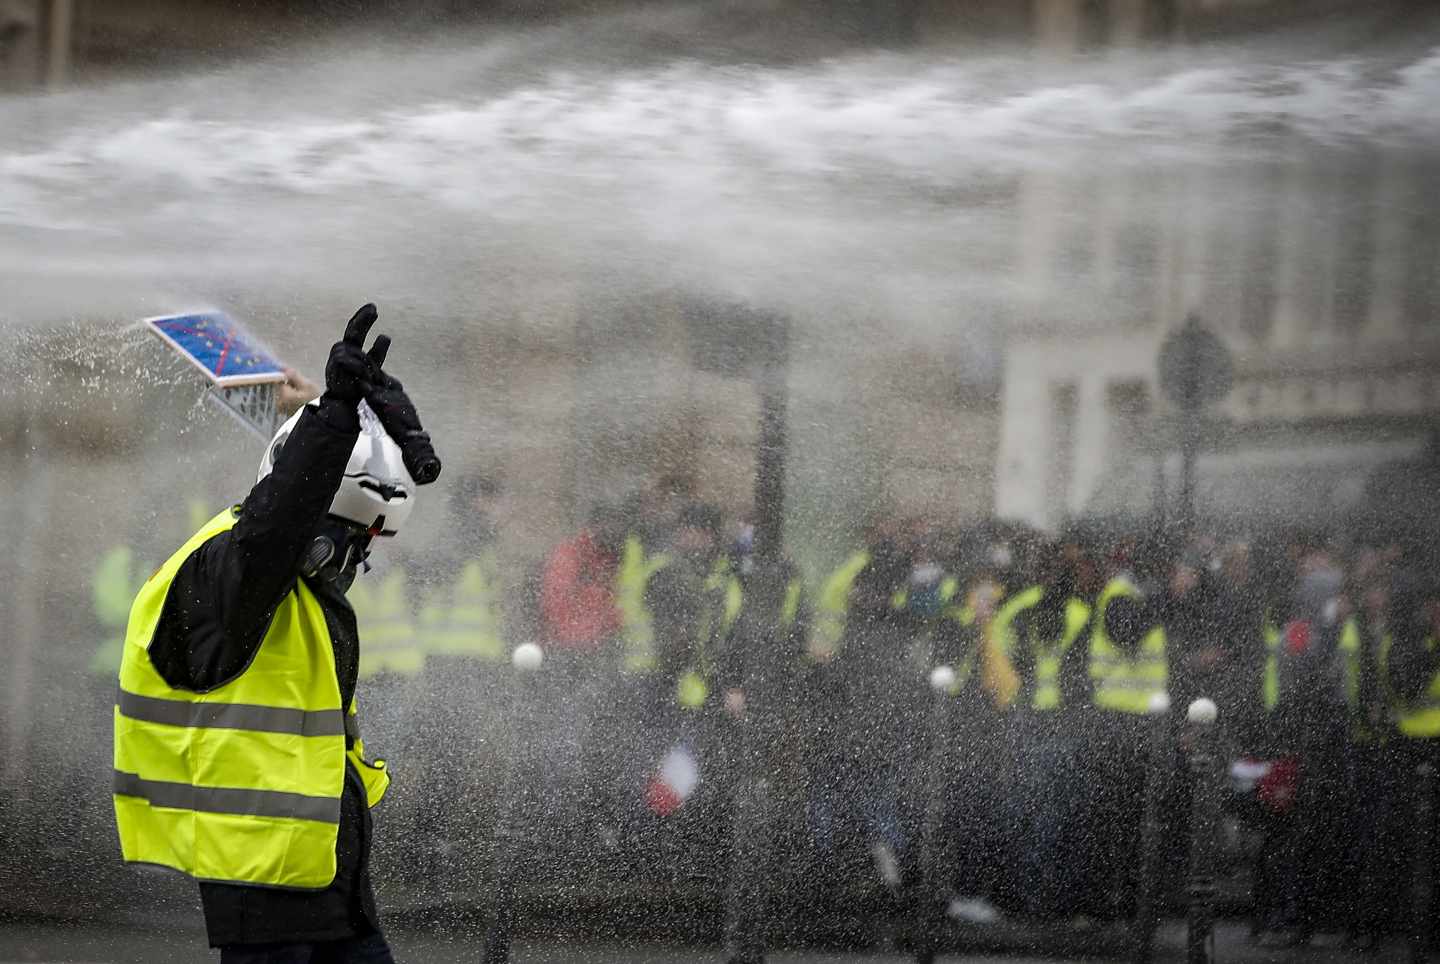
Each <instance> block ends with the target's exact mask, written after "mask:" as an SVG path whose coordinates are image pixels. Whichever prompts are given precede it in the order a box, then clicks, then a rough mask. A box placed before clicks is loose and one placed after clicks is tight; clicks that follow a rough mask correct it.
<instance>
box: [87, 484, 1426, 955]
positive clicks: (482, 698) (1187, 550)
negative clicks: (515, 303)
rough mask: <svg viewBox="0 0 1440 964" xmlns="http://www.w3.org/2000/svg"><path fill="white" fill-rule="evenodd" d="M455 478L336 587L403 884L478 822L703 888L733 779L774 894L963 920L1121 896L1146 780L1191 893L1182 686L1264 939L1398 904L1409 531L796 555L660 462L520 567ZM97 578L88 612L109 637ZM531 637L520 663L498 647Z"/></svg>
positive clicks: (1349, 927)
mask: <svg viewBox="0 0 1440 964" xmlns="http://www.w3.org/2000/svg"><path fill="white" fill-rule="evenodd" d="M451 491H452V500H451V505H450V513H449V515H450V518H449V523H448V526H447V534H448V538H447V539H446V540H445V545H446V547H447V548H445V549H444V550H438V551H426V552H423V553H412V555H411V556H409V557H406V556H397V557H395V558H392V559H389V560H387V559H385V558H384V557H383V554H382V553H377V554H376V558H375V560H374V561H375V563H376V567H377V568H376V569H375V570H374V571H373V572H371V573H368V574H366V575H365V576H363V577H362V578H361V579H359V580H357V582H356V584H355V586H354V587H353V588H352V589H351V591H350V599H351V602H352V605H353V606H354V609H355V611H356V614H357V618H358V620H359V622H360V633H361V638H362V639H363V640H364V648H363V651H362V669H361V672H362V677H363V678H364V679H365V680H366V682H365V683H364V684H363V685H362V689H361V699H362V701H363V706H364V711H363V713H362V715H363V716H364V717H365V718H366V724H365V725H366V727H367V734H368V735H369V742H371V743H372V744H373V745H375V746H378V747H385V746H387V744H388V747H389V750H390V753H391V755H392V756H393V757H394V758H395V760H396V764H395V771H396V773H397V780H396V790H395V791H393V792H394V794H395V796H396V800H397V802H396V805H395V807H394V813H393V815H392V816H390V817H388V818H387V819H392V820H394V821H396V822H399V823H401V824H402V826H403V828H404V830H406V831H408V832H407V833H405V834H403V835H402V836H404V837H405V838H406V839H410V840H417V839H427V840H433V841H440V842H443V846H440V847H438V848H437V850H438V851H446V852H450V853H451V854H452V857H451V858H449V859H450V862H451V866H450V867H449V869H446V868H445V867H443V866H441V865H442V864H443V863H444V862H445V860H446V859H447V858H446V857H445V856H444V853H440V855H439V856H437V857H435V861H436V862H427V861H420V860H414V859H408V858H407V865H408V866H407V868H406V869H407V870H408V871H409V872H412V873H420V874H439V873H448V874H451V875H452V876H454V877H458V882H456V881H452V886H461V887H464V886H466V882H465V877H466V875H467V874H468V875H471V876H472V877H474V878H475V879H477V880H478V876H476V875H478V874H479V871H478V870H476V869H475V868H473V867H468V866H467V865H466V862H465V861H464V860H463V859H455V858H454V857H453V854H454V853H455V852H459V853H468V852H474V851H475V848H476V847H479V846H482V845H481V844H480V841H481V840H482V839H486V838H488V837H489V835H490V834H491V832H492V829H493V827H494V826H495V824H496V821H497V820H500V819H502V816H503V817H504V818H505V819H509V820H511V821H512V822H513V821H516V820H518V821H520V822H521V823H529V824H533V825H534V826H533V827H532V830H533V832H532V833H530V834H529V835H528V836H526V839H530V840H533V841H543V843H536V846H537V847H549V848H551V849H554V850H556V851H557V852H561V851H563V852H564V853H569V854H572V855H573V854H581V855H584V856H585V858H586V859H599V857H606V855H609V856H608V857H606V859H613V861H614V862H615V863H616V864H617V865H622V864H625V863H626V862H627V861H628V862H630V863H631V864H633V863H634V862H635V861H637V860H639V859H641V858H640V856H639V855H642V854H645V855H648V856H649V858H650V859H651V860H652V864H651V866H652V867H653V866H667V867H670V868H671V870H672V872H673V873H675V874H676V875H678V876H685V875H686V874H687V873H688V874H698V875H700V876H704V875H705V874H706V873H711V874H722V875H723V872H722V871H720V870H715V869H713V868H716V867H724V865H725V864H724V861H723V859H721V858H720V857H718V856H716V855H719V854H723V853H725V852H727V848H728V846H729V839H730V834H731V833H732V826H731V822H730V819H729V815H730V813H731V805H732V798H733V796H734V794H735V792H736V791H737V789H738V788H739V787H741V786H742V785H744V784H745V782H746V781H754V780H757V779H758V780H763V781H764V783H765V785H766V786H767V787H769V792H770V794H771V799H772V801H773V804H774V809H775V812H776V813H777V817H776V820H775V826H774V827H773V828H771V830H770V831H769V832H770V833H773V834H776V835H778V837H776V838H775V847H776V850H777V852H782V853H784V854H786V855H787V856H786V860H785V861H784V863H785V864H786V865H787V866H788V867H789V871H788V872H789V873H790V874H791V875H792V881H791V884H792V885H793V888H798V889H799V890H800V891H804V892H805V893H804V894H803V895H802V896H807V897H809V898H812V899H814V900H815V901H816V902H818V903H819V904H820V905H822V906H824V905H826V904H827V903H829V904H831V905H833V902H834V900H835V899H836V894H839V893H842V892H843V891H844V889H845V887H847V886H851V885H852V884H853V882H854V881H855V880H857V879H864V880H868V881H873V882H875V885H876V886H877V887H878V888H880V889H881V890H882V891H883V892H884V893H887V894H888V895H889V898H890V899H893V901H894V904H895V906H896V907H899V908H912V909H913V908H915V907H917V906H923V905H924V904H925V903H927V902H933V903H934V906H935V909H936V913H937V914H938V913H944V912H948V913H950V914H951V915H952V916H955V917H958V918H961V919H964V920H967V921H970V922H973V923H984V922H986V921H991V920H995V919H997V918H998V917H1000V916H1002V915H1019V916H1023V917H1025V918H1035V917H1040V918H1048V919H1056V918H1060V919H1067V918H1068V919H1072V920H1075V921H1077V922H1079V923H1083V922H1085V921H1087V920H1104V919H1116V918H1122V917H1126V916H1128V915H1130V914H1131V913H1133V909H1134V903H1135V900H1136V894H1137V887H1138V886H1139V885H1140V880H1139V878H1140V876H1141V872H1142V870H1141V858H1140V853H1139V849H1138V840H1139V838H1140V826H1141V821H1142V818H1143V815H1142V809H1143V808H1142V801H1143V799H1144V797H1145V792H1144V790H1145V784H1146V781H1147V780H1156V781H1159V786H1160V787H1161V793H1160V794H1158V796H1159V798H1160V799H1161V801H1162V806H1161V812H1160V814H1159V821H1160V833H1161V837H1162V839H1163V840H1164V841H1165V843H1164V846H1163V848H1162V850H1163V853H1162V855H1161V859H1162V861H1163V863H1164V866H1165V868H1168V869H1167V871H1166V872H1167V873H1168V874H1169V875H1170V879H1172V880H1179V879H1183V873H1184V860H1185V846H1186V844H1185V841H1186V832H1185V825H1186V820H1187V816H1186V806H1187V804H1186V801H1187V800H1188V797H1189V790H1188V788H1187V786H1186V779H1187V778H1186V775H1185V774H1186V772H1187V771H1186V766H1185V762H1186V752H1187V746H1188V743H1187V736H1186V727H1185V725H1184V722H1183V721H1184V718H1185V714H1184V712H1183V711H1184V708H1185V707H1186V706H1188V705H1189V704H1190V703H1191V702H1192V701H1194V700H1196V699H1199V698H1202V697H1203V698H1208V699H1210V700H1213V701H1214V703H1215V704H1216V706H1217V708H1218V715H1217V722H1216V723H1215V724H1214V732H1215V739H1217V740H1218V743H1219V745H1220V747H1221V748H1222V749H1223V756H1224V758H1225V760H1226V761H1227V768H1228V783H1227V786H1228V787H1229V788H1230V790H1229V795H1228V797H1227V812H1228V813H1229V815H1230V819H1231V820H1232V822H1233V823H1234V825H1236V826H1243V827H1246V828H1248V831H1249V833H1250V835H1251V837H1252V838H1253V845H1252V846H1249V847H1248V848H1246V847H1238V848H1232V850H1234V851H1235V853H1233V854H1232V855H1231V864H1230V870H1232V871H1233V872H1234V873H1236V874H1238V875H1240V876H1241V877H1243V878H1245V879H1246V880H1248V881H1249V885H1250V886H1249V894H1250V905H1251V907H1252V909H1253V913H1254V915H1255V930H1256V933H1257V937H1258V939H1260V940H1262V941H1265V942H1269V943H1284V944H1294V943H1303V942H1305V941H1307V940H1309V938H1310V937H1311V936H1312V935H1313V934H1314V933H1315V932H1316V931H1317V930H1335V929H1337V928H1339V929H1343V930H1345V931H1347V932H1348V934H1349V936H1350V938H1351V939H1353V940H1354V941H1356V942H1358V943H1370V942H1375V941H1378V940H1381V939H1382V938H1383V936H1384V935H1385V934H1386V933H1387V932H1390V931H1393V930H1394V929H1395V928H1397V927H1400V926H1403V925H1404V924H1405V919H1404V918H1403V914H1402V908H1404V907H1406V906H1407V899H1408V898H1407V893H1408V891H1407V889H1406V887H1407V885H1406V883H1405V882H1406V881H1407V880H1408V879H1409V878H1410V874H1409V871H1408V869H1407V868H1408V867H1409V862H1410V861H1411V860H1412V857H1413V852H1414V842H1415V841H1416V840H1417V839H1419V837H1418V836H1417V835H1418V833H1419V831H1420V830H1421V829H1425V828H1419V827H1417V825H1416V823H1415V819H1416V818H1415V813H1416V812H1417V808H1418V806H1419V805H1420V804H1421V802H1422V801H1423V799H1425V797H1424V796H1423V794H1424V793H1426V792H1429V791H1427V787H1426V783H1425V780H1426V776H1425V775H1426V774H1427V773H1428V772H1429V771H1427V770H1425V769H1424V768H1423V766H1422V765H1423V764H1430V765H1431V766H1433V765H1434V764H1435V763H1437V762H1440V761H1437V760H1435V759H1434V758H1435V756H1436V755H1437V754H1436V751H1437V750H1440V647H1437V645H1436V641H1437V640H1440V566H1437V563H1436V561H1435V557H1434V556H1433V555H1432V553H1433V551H1434V549H1435V547H1434V545H1433V544H1431V543H1430V542H1428V541H1426V540H1425V539H1424V538H1423V537H1422V536H1421V534H1418V533H1412V532H1385V531H1383V529H1382V527H1378V526H1370V527H1365V528H1364V530H1358V531H1350V532H1338V531H1331V532H1300V531H1279V532H1268V533H1248V534H1244V535H1235V534H1231V535H1220V534H1217V533H1218V530H1197V531H1199V534H1197V535H1193V536H1188V537H1185V538H1179V537H1175V536H1173V535H1166V536H1157V535H1154V534H1137V533H1133V532H1123V531H1117V530H1114V529H1106V528H1103V527H1093V528H1085V527H1076V528H1074V529H1073V530H1071V531H1067V532H1064V533H1062V534H1060V535H1058V536H1055V535H1050V534H1045V533H1041V532H1037V531H1033V530H1030V529H1028V528H1025V527H1023V526H1017V525H1011V524H1004V523H999V522H991V523H986V524H981V525H976V526H971V527H967V528H963V529H953V528H950V529H947V528H946V527H944V526H940V525H935V524H931V523H929V522H928V521H926V520H924V519H913V518H910V519H907V518H901V517H897V516H889V517H885V516H877V517H876V518H874V519H872V520H870V521H869V522H868V523H867V524H866V525H865V526H864V528H863V531H862V535H861V537H860V538H859V539H857V540H856V544H855V545H854V546H853V547H852V548H851V551H850V552H848V553H847V554H845V555H843V556H842V557H840V558H838V559H837V560H835V562H834V563H833V565H831V566H830V567H828V569H826V570H825V571H819V572H811V573H808V574H807V573H804V572H802V570H801V569H800V567H798V566H797V565H795V564H794V563H793V562H791V561H789V560H787V559H784V558H781V559H772V558H770V557H769V556H764V557H761V556H758V555H757V554H756V551H755V550H756V546H755V537H754V532H755V530H754V527H753V525H752V524H751V520H745V519H734V518H726V517H725V515H724V514H723V513H722V512H721V511H720V510H719V509H718V508H717V507H715V506H712V505H708V504H706V503H705V502H703V501H702V500H700V499H698V498H697V497H696V495H695V493H694V491H693V490H692V488H691V487H690V486H689V485H688V484H687V482H686V480H684V479H683V478H662V479H659V480H657V481H656V482H654V483H653V484H652V485H650V486H647V487H646V488H645V489H643V490H642V491H640V492H637V493H635V494H634V495H632V496H631V497H630V498H628V499H625V500H623V501H621V502H615V503H606V504H602V505H599V506H596V507H595V508H593V509H592V511H591V512H590V514H589V517H588V522H587V524H586V525H585V526H584V527H583V528H581V529H580V530H579V531H577V532H575V533H573V534H572V535H571V536H570V537H568V538H566V539H565V540H563V541H562V542H560V543H559V544H558V545H556V546H554V547H553V548H552V549H551V550H550V551H549V553H548V554H547V555H546V556H545V557H544V559H543V560H541V561H540V562H539V563H538V564H537V565H536V566H535V567H534V568H533V569H532V570H531V571H529V572H521V573H513V572H504V571H502V567H501V565H500V563H499V561H498V559H499V557H498V556H497V552H496V549H497V543H498V535H499V526H500V524H501V522H502V520H503V515H504V514H503V511H502V509H501V504H502V502H503V490H502V487H501V485H500V484H499V483H497V482H496V481H495V480H493V479H489V478H485V477H470V478H467V479H463V480H461V481H460V482H459V483H457V484H455V485H453V486H452V490H451ZM107 565H108V566H110V567H111V569H112V570H113V569H114V568H115V567H117V566H119V565H121V563H120V562H119V561H117V559H116V558H115V557H114V556H113V554H112V556H111V557H109V558H108V560H106V561H102V564H101V571H100V572H99V573H97V577H96V603H97V613H98V614H100V615H101V619H102V622H104V621H106V620H107V619H109V620H114V619H121V620H122V623H123V618H122V615H121V614H122V613H123V611H124V608H125V605H124V604H125V603H126V602H128V591H127V592H121V591H119V589H118V588H116V587H118V586H119V583H120V582H121V581H122V580H121V578H120V577H117V576H116V575H115V574H114V573H113V572H111V573H109V574H108V575H107V573H106V569H105V567H106V566H107ZM112 596H113V597H114V598H110V597H112ZM532 642H533V643H536V644H538V645H539V646H540V648H541V651H542V652H543V665H542V666H541V667H540V668H539V669H538V670H534V671H532V672H529V673H524V672H519V671H516V670H514V669H512V665H511V654H512V652H513V651H514V650H515V648H516V647H517V646H519V645H521V644H523V643H532ZM101 652H102V653H103V652H105V648H104V646H103V645H102V647H101ZM97 659H98V660H99V661H100V663H102V664H103V662H104V658H103V657H100V656H97ZM1171 707H1173V708H1174V711H1169V708H1171ZM1157 728H1158V729H1161V730H1167V729H1168V730H1169V731H1171V732H1173V739H1171V740H1170V741H1169V743H1168V744H1167V745H1168V746H1170V747H1171V748H1172V751H1171V752H1170V753H1169V754H1168V755H1166V756H1163V757H1162V759H1161V760H1160V761H1159V763H1158V765H1157V762H1156V759H1155V757H1154V755H1153V751H1151V750H1147V747H1150V746H1152V743H1153V740H1152V739H1151V738H1152V735H1153V734H1154V733H1155V732H1156V730H1157ZM407 774H408V775H409V777H408V778H407ZM407 788H408V789H407ZM1432 809H1433V808H1432ZM742 832H746V831H745V830H744V829H743V828H742ZM707 854H708V855H709V856H708V857H707V856H704V855H707ZM597 855H599V857H597ZM697 855H700V856H697ZM411 856H412V857H413V854H412V855H411ZM561 859H563V858H561ZM927 861H929V863H927ZM705 867H709V868H711V869H710V870H708V871H707V870H705V869H704V868H705ZM797 867H799V868H803V870H802V871H799V872H797V871H796V870H795V868H797ZM457 868H458V869H457ZM774 872H775V873H777V874H779V873H782V871H781V870H778V869H777V870H775V871H774ZM472 882H473V881H472ZM793 888H792V889H793ZM917 902H919V903H917Z"/></svg>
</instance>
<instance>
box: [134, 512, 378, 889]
mask: <svg viewBox="0 0 1440 964" xmlns="http://www.w3.org/2000/svg"><path fill="white" fill-rule="evenodd" d="M235 518H236V516H235V513H234V511H233V510H228V509H227V510H226V511H225V512H223V513H221V514H220V515H219V516H217V517H216V518H214V519H212V520H211V521H210V522H208V523H207V524H206V525H205V526H203V527H202V528H201V530H200V531H199V532H198V533H197V534H196V535H195V536H194V537H192V538H191V539H190V541H189V542H187V543H186V544H185V545H184V546H182V547H181V548H180V550H179V551H178V552H176V553H175V554H174V555H173V556H171V557H170V559H169V560H168V561H167V562H166V563H165V565H163V566H162V567H161V568H160V569H159V570H158V571H157V572H156V573H155V575H153V576H151V577H150V579H149V580H148V581H147V582H146V583H145V585H144V586H142V587H141V589H140V593H139V595H138V596H137V597H136V599H135V604H134V606H133V607H132V608H131V612H130V622H129V627H128V631H127V634H126V640H125V653H124V657H123V660H122V662H121V668H120V692H119V696H118V697H117V700H116V704H115V709H114V722H115V757H114V783H113V786H114V804H115V821H116V826H117V829H118V830H119V835H120V847H121V852H122V854H123V856H124V859H125V860H126V861H127V862H130V863H148V864H159V865H162V866H166V867H172V868H174V869H176V870H179V871H182V872H183V873H186V874H189V875H191V876H192V877H195V878H197V879H201V880H211V881H226V882H232V883H241V884H259V885H265V886H274V887H288V888H295V889H303V890H314V889H320V888H324V887H327V886H328V885H329V884H330V883H331V881H332V880H333V879H334V877H335V841H336V834H337V829H338V825H339V820H340V797H341V794H342V792H343V788H344V781H345V765H346V759H347V756H348V758H349V759H350V760H351V762H353V763H354V764H355V766H356V768H357V770H358V771H359V772H360V775H361V777H362V780H363V781H364V783H365V786H366V795H367V800H368V802H369V803H370V804H371V805H372V806H373V805H374V804H375V803H376V802H378V800H379V798H380V796H382V795H383V793H384V789H385V786H386V785H387V784H388V776H387V775H386V773H385V771H384V764H383V762H381V763H377V764H373V765H372V764H368V763H366V761H365V760H364V759H363V752H364V749H363V744H362V743H360V741H359V739H358V735H357V737H356V739H354V741H353V745H352V747H351V748H350V749H349V750H348V751H347V749H346V732H347V728H348V729H353V730H354V732H355V733H356V734H358V726H354V725H353V722H351V723H350V724H349V725H348V726H347V720H349V721H353V716H347V715H346V714H344V713H342V711H341V706H340V684H339V681H338V679H337V678H336V675H335V655H334V651H333V649H332V647H331V642H330V631H329V628H328V627H327V625H326V623H325V615H324V612H323V610H322V609H321V607H320V603H319V602H318V601H317V600H316V599H315V597H314V595H313V594H311V592H310V590H309V589H308V588H307V587H306V585H305V584H304V582H303V581H297V582H296V584H295V588H294V589H293V590H292V591H291V592H290V593H289V594H288V595H286V596H285V598H284V599H283V600H281V602H280V604H279V606H277V607H276V610H275V614H274V616H273V617H272V619H271V622H270V626H269V628H268V629H267V630H266V633H265V638H264V639H263V640H262V641H261V644H260V647H259V648H258V649H257V650H256V653H255V656H254V658H253V659H252V660H251V662H250V665H249V666H248V667H246V669H245V670H244V672H242V673H241V674H240V675H239V676H238V677H236V678H235V679H233V680H231V681H229V682H227V683H225V684H223V685H221V686H219V687H216V688H215V689H213V690H209V691H207V692H204V693H196V692H191V691H188V690H180V689H175V688H172V687H171V686H170V685H169V684H168V683H166V682H165V680H164V679H163V678H162V677H161V676H160V674H159V673H158V672H157V671H156V669H155V667H154V666H153V665H152V663H151V661H150V654H149V647H150V643H151V640H152V639H153V637H154V634H155V629H156V626H157V625H158V623H159V620H160V615H161V613H162V611H163V609H164V605H165V598H166V596H167V594H168V593H169V591H170V585H171V583H172V582H173V581H174V578H175V574H176V572H177V571H178V570H179V568H180V566H181V564H182V563H184V561H185V560H186V559H187V558H189V556H190V554H191V553H192V552H194V551H195V549H197V548H198V547H199V546H200V545H202V544H203V543H204V542H205V541H206V540H208V539H210V538H211V537H213V536H215V535H217V534H219V533H221V532H224V531H226V530H228V529H230V528H231V527H232V526H233V525H234V524H235ZM353 709H354V708H353V705H352V707H351V708H350V710H351V713H352V714H353Z"/></svg>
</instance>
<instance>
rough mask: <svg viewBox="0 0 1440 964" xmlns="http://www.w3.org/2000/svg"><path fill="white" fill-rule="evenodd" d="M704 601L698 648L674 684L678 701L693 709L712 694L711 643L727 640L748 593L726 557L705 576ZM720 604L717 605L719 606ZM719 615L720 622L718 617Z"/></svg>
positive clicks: (697, 640) (696, 631) (697, 631)
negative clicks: (687, 666)
mask: <svg viewBox="0 0 1440 964" xmlns="http://www.w3.org/2000/svg"><path fill="white" fill-rule="evenodd" d="M705 596H706V599H705V602H704V604H703V605H702V606H701V607H700V622H699V625H697V626H696V627H695V651H694V652H693V653H691V666H690V668H689V669H688V670H686V671H685V672H683V673H681V674H680V678H679V679H678V680H677V681H676V685H675V701H676V702H677V703H679V704H680V706H681V708H682V709H687V710H694V709H699V708H700V707H701V706H703V705H705V700H706V698H707V697H708V696H709V695H710V678H711V675H712V672H711V666H710V650H709V647H710V643H711V642H718V641H720V640H723V639H727V638H729V636H730V632H731V630H733V629H734V628H735V623H736V621H737V620H738V619H739V618H740V611H741V610H742V609H744V608H745V593H744V589H743V588H742V587H741V585H740V576H739V574H738V573H736V572H735V567H734V566H732V565H731V564H730V560H729V559H728V558H726V557H724V556H721V557H720V558H719V559H716V560H715V564H714V565H713V566H711V568H710V573H709V574H708V575H707V576H706V577H705ZM717 603H718V605H717ZM717 609H718V615H719V617H720V619H719V621H718V623H717V622H716V619H715V616H716V615H717V612H716V611H717Z"/></svg>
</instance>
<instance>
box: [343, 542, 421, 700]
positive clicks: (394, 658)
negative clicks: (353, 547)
mask: <svg viewBox="0 0 1440 964" xmlns="http://www.w3.org/2000/svg"><path fill="white" fill-rule="evenodd" d="M345 597H346V599H348V600H349V601H350V608H351V609H353V610H355V627H356V630H357V631H358V632H359V634H360V678H361V679H367V678H369V677H371V676H374V675H375V674H376V673H379V672H381V671H382V670H389V671H391V672H394V673H401V674H404V675H407V676H412V675H414V674H416V673H418V672H420V670H421V669H422V668H423V667H424V665H425V651H424V650H423V649H422V648H421V646H420V637H419V634H418V633H416V631H415V623H414V621H413V620H412V619H411V618H410V593H409V587H408V586H407V585H406V582H405V573H404V571H403V570H401V569H391V570H390V571H389V572H386V573H384V574H383V575H380V576H378V577H377V576H368V577H367V576H366V575H363V574H362V575H360V576H358V577H357V578H356V579H355V582H354V584H353V585H351V587H350V590H349V592H347V593H346V594H345Z"/></svg>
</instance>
